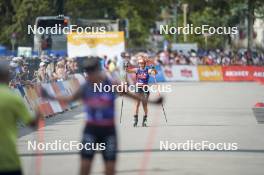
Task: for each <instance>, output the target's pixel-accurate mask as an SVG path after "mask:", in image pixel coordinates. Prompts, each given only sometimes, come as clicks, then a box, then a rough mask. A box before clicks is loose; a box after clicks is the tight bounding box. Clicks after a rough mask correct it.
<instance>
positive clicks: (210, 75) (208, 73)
mask: <svg viewBox="0 0 264 175" xmlns="http://www.w3.org/2000/svg"><path fill="white" fill-rule="evenodd" d="M198 74H199V80H200V81H222V80H223V73H222V67H221V66H198Z"/></svg>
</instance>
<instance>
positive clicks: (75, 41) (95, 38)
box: [67, 32, 125, 58]
mask: <svg viewBox="0 0 264 175" xmlns="http://www.w3.org/2000/svg"><path fill="white" fill-rule="evenodd" d="M67 38H68V40H67V42H68V43H67V47H68V55H69V57H82V56H100V57H102V56H103V55H107V56H108V57H110V58H113V57H115V56H120V54H121V52H123V51H124V50H125V39H124V32H106V33H91V34H88V33H71V34H69V35H68V36H67Z"/></svg>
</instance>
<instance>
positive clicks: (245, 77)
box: [222, 66, 264, 82]
mask: <svg viewBox="0 0 264 175" xmlns="http://www.w3.org/2000/svg"><path fill="white" fill-rule="evenodd" d="M222 70H223V79H224V81H261V82H263V81H264V67H257V66H223V69H222Z"/></svg>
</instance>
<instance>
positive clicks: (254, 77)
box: [151, 65, 264, 82]
mask: <svg viewBox="0 0 264 175" xmlns="http://www.w3.org/2000/svg"><path fill="white" fill-rule="evenodd" d="M156 67H157V69H160V70H161V71H158V74H157V76H156V79H157V81H158V82H171V81H192V82H195V81H257V82H264V67H259V66H189V65H172V66H165V67H160V66H156ZM151 81H153V80H151Z"/></svg>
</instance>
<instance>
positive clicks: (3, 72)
mask: <svg viewBox="0 0 264 175" xmlns="http://www.w3.org/2000/svg"><path fill="white" fill-rule="evenodd" d="M9 76H10V75H9V65H8V63H7V62H6V61H0V82H2V83H8V81H9Z"/></svg>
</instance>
